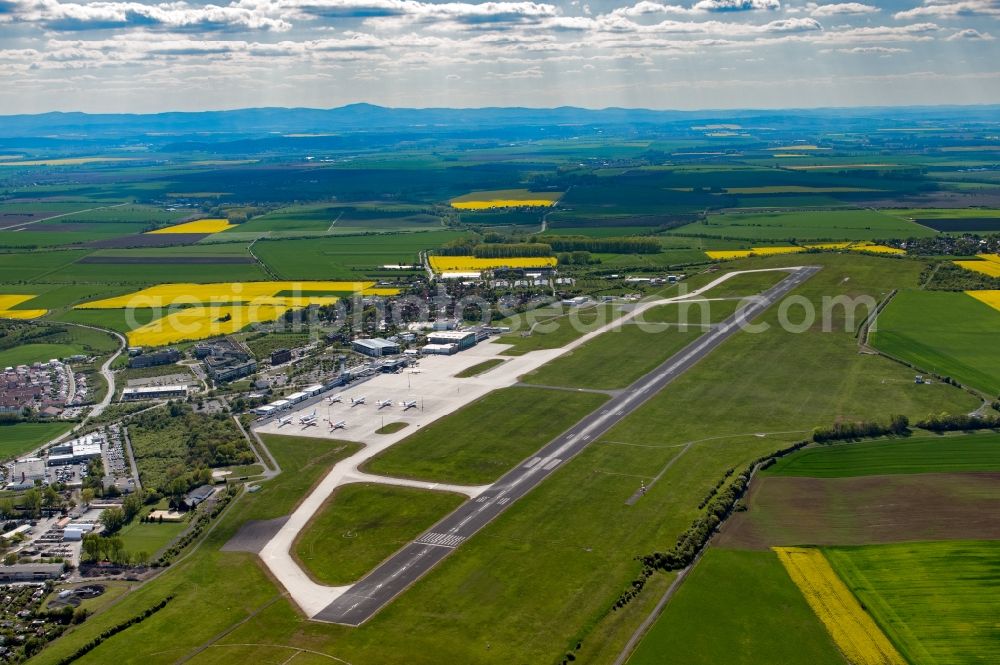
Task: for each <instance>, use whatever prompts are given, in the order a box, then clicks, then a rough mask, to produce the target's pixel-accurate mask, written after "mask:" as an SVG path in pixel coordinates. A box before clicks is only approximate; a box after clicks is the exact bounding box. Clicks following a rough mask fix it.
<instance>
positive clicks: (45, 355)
mask: <svg viewBox="0 0 1000 665" xmlns="http://www.w3.org/2000/svg"><path fill="white" fill-rule="evenodd" d="M81 351H83V347H80V346H75V345H72V344H21V345H19V346H15V347H14V348H12V349H7V350H6V351H0V369H2V368H4V367H7V366H16V365H30V364H31V363H36V362H47V361H49V360H51V359H52V358H56V359H60V358H67V357H69V356H72V355H75V354H77V353H80V352H81Z"/></svg>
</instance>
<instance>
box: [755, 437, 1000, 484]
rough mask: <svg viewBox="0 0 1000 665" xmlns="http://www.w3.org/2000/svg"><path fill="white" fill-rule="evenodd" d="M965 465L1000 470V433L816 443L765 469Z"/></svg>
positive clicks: (871, 471) (836, 473)
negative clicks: (821, 444) (817, 444)
mask: <svg viewBox="0 0 1000 665" xmlns="http://www.w3.org/2000/svg"><path fill="white" fill-rule="evenodd" d="M965 471H1000V435H998V434H993V433H989V434H961V435H950V436H934V437H914V438H912V439H890V440H882V441H865V442H862V443H840V444H834V445H828V446H820V447H813V448H808V449H806V450H803V451H801V452H798V453H796V454H794V455H790V456H788V457H785V458H783V459H781V460H779V461H778V463H777V464H775V465H774V466H772V467H771V468H770V469H768V470H767V471H766V473H768V474H774V475H778V476H806V477H810V478H846V477H851V476H878V475H885V474H901V473H959V472H965Z"/></svg>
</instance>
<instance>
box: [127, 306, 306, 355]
mask: <svg viewBox="0 0 1000 665" xmlns="http://www.w3.org/2000/svg"><path fill="white" fill-rule="evenodd" d="M288 309H289V308H288V307H285V306H275V305H235V306H233V305H208V306H204V307H188V308H186V309H182V310H179V311H176V312H172V313H170V314H168V315H166V316H164V317H161V318H159V319H157V320H155V321H153V322H151V323H147V324H146V325H144V326H140V327H138V328H136V329H135V330H133V331H131V332H129V333H128V343H129V345H131V346H163V345H165V344H174V343H176V342H182V341H190V340H196V339H205V338H207V337H216V336H218V335H228V334H231V333H234V332H237V331H239V330H242V329H243V328H245V327H246V326H248V325H250V324H251V323H261V322H265V321H274V320H275V319H277V318H278V317H280V316H281V315H282V314H284V313H285V312H286V311H288Z"/></svg>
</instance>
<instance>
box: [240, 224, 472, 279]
mask: <svg viewBox="0 0 1000 665" xmlns="http://www.w3.org/2000/svg"><path fill="white" fill-rule="evenodd" d="M461 235H462V234H461V233H458V232H455V231H428V232H426V233H406V234H388V235H367V236H338V237H331V238H309V239H303V240H282V241H277V240H261V241H260V242H258V243H256V244H255V245H254V247H253V251H254V254H256V255H257V257H258V258H259V259H260V260H261V261H263V262H264V263H265V264H266V265H267V266H268V267H269V268H271V270H273V271H274V272H275V273H277V274H278V275H280V276H281V277H282V278H283V279H365V278H366V277H368V276H370V275H372V274H373V273H375V274H378V273H383V272H385V271H384V270H383V269H382V266H383V265H395V264H405V265H409V264H414V263H416V262H417V258H418V257H417V254H418V252H419V251H420V250H422V249H434V248H436V247H438V246H440V245H441V244H443V243H445V242H448V241H450V240H454V239H456V238H459V237H461ZM395 272H397V273H399V272H400V271H395Z"/></svg>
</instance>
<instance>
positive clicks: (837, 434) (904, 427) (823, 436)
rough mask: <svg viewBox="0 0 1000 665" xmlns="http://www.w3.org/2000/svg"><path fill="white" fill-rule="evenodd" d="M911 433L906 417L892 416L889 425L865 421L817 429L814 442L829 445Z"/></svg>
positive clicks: (814, 431)
mask: <svg viewBox="0 0 1000 665" xmlns="http://www.w3.org/2000/svg"><path fill="white" fill-rule="evenodd" d="M909 433H910V419H909V418H907V417H906V416H891V417H890V418H889V423H888V424H883V423H879V422H875V421H873V420H863V421H860V422H853V423H847V422H842V423H835V424H834V425H833V426H832V427H817V428H816V429H815V430H813V441H815V442H816V443H827V442H829V441H844V440H848V439H864V438H870V437H876V436H886V435H889V434H895V435H897V436H900V435H904V434H909Z"/></svg>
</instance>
